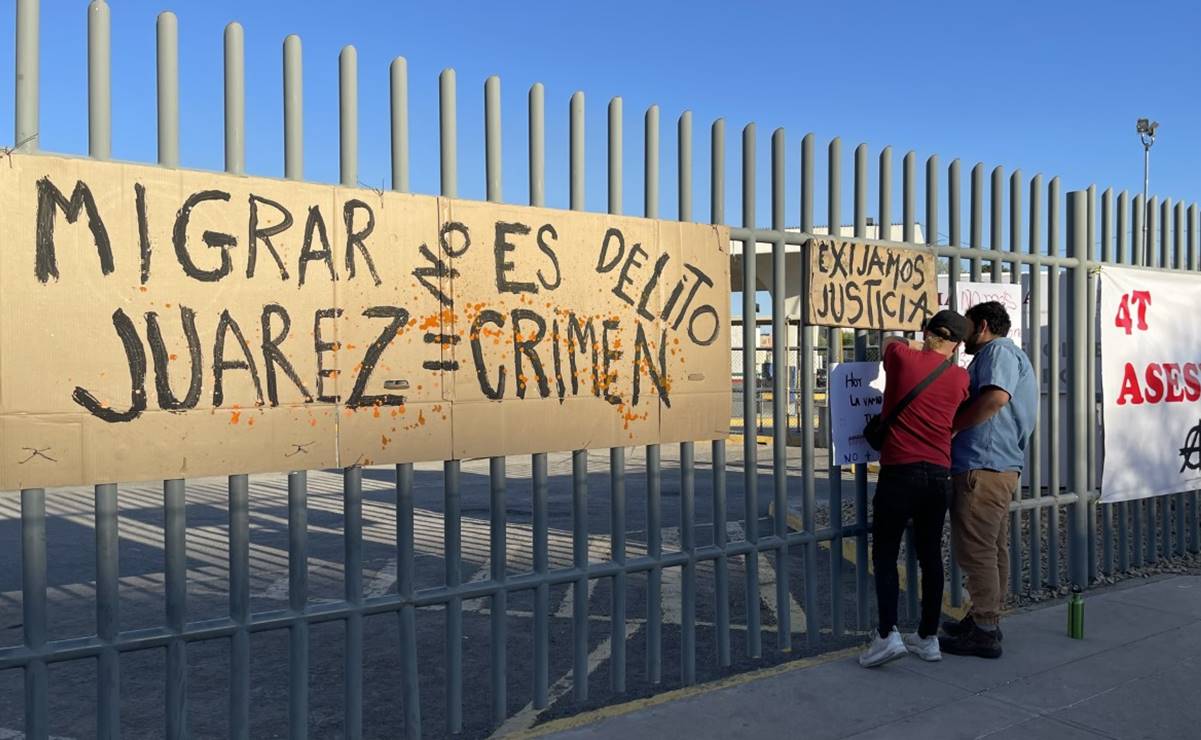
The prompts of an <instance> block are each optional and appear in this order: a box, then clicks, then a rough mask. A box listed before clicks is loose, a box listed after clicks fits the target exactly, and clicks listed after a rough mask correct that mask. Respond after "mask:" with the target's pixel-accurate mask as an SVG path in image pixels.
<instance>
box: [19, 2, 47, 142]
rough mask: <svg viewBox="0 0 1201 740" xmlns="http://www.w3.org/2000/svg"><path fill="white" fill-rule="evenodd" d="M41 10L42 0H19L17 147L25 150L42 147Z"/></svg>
mask: <svg viewBox="0 0 1201 740" xmlns="http://www.w3.org/2000/svg"><path fill="white" fill-rule="evenodd" d="M40 10H41V2H40V0H17V29H16V36H17V38H16V52H17V53H16V65H15V70H14V71H15V72H16V75H15V80H14V89H15V95H14V98H15V100H14V103H15V105H14V106H13V147H14V149H16V150H17V151H22V152H36V151H37V150H38V125H39V124H38V114H39V107H40V103H39V97H40V95H39V93H40V91H41V87H40V83H39V64H38V62H39V56H38V40H39V31H38V26H39V17H38V16H39V13H40Z"/></svg>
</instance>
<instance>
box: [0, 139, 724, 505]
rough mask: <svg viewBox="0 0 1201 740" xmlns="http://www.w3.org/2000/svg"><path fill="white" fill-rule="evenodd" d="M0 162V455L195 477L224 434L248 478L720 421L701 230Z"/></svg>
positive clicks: (719, 428) (573, 443) (708, 230)
mask: <svg viewBox="0 0 1201 740" xmlns="http://www.w3.org/2000/svg"><path fill="white" fill-rule="evenodd" d="M13 165H14V166H13V167H12V168H11V170H10V169H9V168H7V167H6V168H4V169H5V172H2V173H0V196H2V197H3V199H4V202H5V204H6V207H5V209H4V215H3V216H2V217H0V218H2V219H3V221H2V224H0V225H2V227H3V232H2V233H3V234H4V241H5V244H4V254H3V256H0V285H2V286H3V288H4V289H5V291H6V295H7V296H8V297H9V298H10V301H9V302H7V303H9V304H10V305H19V306H20V308H19V309H17V308H11V309H10V310H6V311H4V312H3V315H2V318H0V343H2V346H0V351H3V355H0V357H3V358H15V357H16V356H18V355H20V356H22V357H24V358H25V359H26V362H25V363H24V364H22V365H20V366H18V365H17V364H16V363H13V362H9V363H4V362H2V361H0V391H2V393H0V397H2V401H3V408H2V409H0V420H2V421H3V425H4V426H3V429H2V430H0V435H2V438H3V439H5V444H0V472H2V470H3V468H4V466H5V465H8V464H9V463H10V460H9V459H8V458H9V455H8V454H7V453H8V452H9V451H8V449H7V447H8V444H7V440H8V439H9V438H11V437H10V435H11V434H14V433H15V434H16V435H17V436H18V437H20V438H22V439H25V441H26V442H27V443H28V444H22V445H19V446H18V447H15V448H14V449H13V450H12V458H13V460H12V461H11V463H12V464H13V465H16V464H17V463H16V460H17V459H19V458H20V452H21V450H22V448H25V447H33V448H34V449H42V448H44V447H46V446H47V445H48V446H49V447H50V448H51V449H52V450H54V451H56V452H58V453H59V454H60V457H61V458H62V459H66V460H68V462H67V463H66V464H65V466H64V467H72V464H71V462H70V460H72V459H73V458H77V462H76V464H75V465H74V466H73V467H75V468H77V470H76V471H75V473H73V474H71V475H63V474H62V473H61V471H60V472H59V473H57V474H55V475H49V476H48V478H51V479H55V480H58V479H59V478H61V479H64V480H72V481H75V480H78V481H81V482H83V479H85V478H91V477H93V476H92V475H91V474H90V473H89V472H88V471H89V469H93V470H96V469H99V470H107V469H109V468H110V467H114V464H113V463H112V461H108V462H105V461H100V460H98V459H97V457H98V456H100V457H103V456H105V455H106V454H109V453H114V454H115V453H116V452H117V450H116V446H118V445H119V446H120V447H121V449H122V450H127V451H126V452H125V453H123V456H124V457H125V458H127V459H130V460H136V461H137V462H136V463H131V464H130V465H128V466H127V467H128V472H129V473H130V474H134V473H140V472H149V471H150V470H151V469H153V470H156V471H158V472H156V473H155V475H160V474H161V475H167V474H168V473H170V472H175V473H177V472H178V470H173V471H167V470H159V468H162V466H161V465H160V466H157V467H156V466H155V465H154V464H152V463H150V462H149V461H148V460H145V459H143V456H142V455H141V454H139V453H133V452H128V450H130V449H133V448H136V447H137V446H138V445H139V444H140V443H143V442H145V441H146V440H145V438H146V437H147V435H151V436H156V435H160V434H167V435H172V434H175V435H178V438H179V439H178V442H177V445H178V448H179V450H178V453H177V454H174V455H171V456H170V460H171V464H172V465H174V464H176V463H178V464H180V465H183V466H185V467H186V468H188V471H187V472H188V473H189V474H200V473H199V472H198V471H200V470H204V471H206V472H209V471H211V472H234V471H232V470H230V471H216V470H213V468H214V467H215V466H212V465H208V464H207V462H206V459H207V457H208V456H210V455H211V453H213V451H214V450H216V449H217V448H219V447H221V446H239V445H243V446H244V445H247V444H251V445H253V444H262V445H264V446H265V447H266V448H268V449H266V450H265V453H266V459H268V460H273V461H274V462H273V463H271V464H265V465H260V464H256V465H254V466H253V470H258V469H271V470H274V469H284V468H283V467H280V466H281V465H282V460H281V458H282V457H283V456H285V455H287V454H293V455H295V454H304V455H312V456H313V459H312V460H306V461H305V462H306V465H307V464H310V463H316V462H320V463H321V464H340V465H347V464H355V463H358V464H369V463H373V462H393V461H415V460H421V459H439V458H454V457H460V456H467V455H477V454H478V455H487V454H497V453H498V452H499V453H506V452H518V451H522V452H525V451H538V450H541V449H571V448H574V447H583V446H589V445H590V446H618V445H622V444H636V443H643V442H648V443H649V442H652V441H656V442H657V441H668V440H671V439H676V438H679V439H681V440H682V439H684V438H688V435H686V434H685V427H687V426H688V424H689V423H690V422H700V423H701V424H702V427H701V428H700V429H698V430H695V431H694V433H699V434H700V435H701V437H706V436H709V437H714V436H720V435H721V434H724V433H725V432H726V429H727V428H728V411H729V405H728V403H726V404H725V407H724V409H721V411H720V412H719V410H718V408H719V405H720V403H721V400H720V398H719V396H720V395H721V394H720V392H719V391H720V386H719V385H718V384H716V383H714V382H713V381H714V380H715V379H716V378H717V376H718V375H720V372H719V369H720V367H721V364H720V362H719V358H720V360H721V361H723V362H725V363H726V364H727V365H728V354H727V353H728V331H729V329H728V319H727V314H726V310H725V308H726V306H727V305H728V299H727V296H726V291H727V289H728V287H727V286H728V285H729V256H728V239H727V238H725V235H724V234H723V233H722V230H720V229H717V228H715V227H711V226H702V225H693V224H679V223H674V222H660V221H650V220H645V219H634V218H621V217H612V216H600V215H595V214H584V213H572V212H562V211H552V210H548V209H534V208H523V207H516V206H502V205H496V204H483V203H473V202H468V201H456V200H449V199H444V198H433V197H426V196H412V195H405V194H399V193H390V192H381V191H372V190H367V189H352V188H342V187H333V186H323V185H315V184H305V183H292V182H281V181H277V180H268V179H256V178H245V177H234V176H227V175H212V174H202V173H192V172H185V171H178V170H174V171H173V170H164V169H161V168H155V167H139V166H132V165H116V164H108V163H100V162H90V161H81V160H71V159H63V158H55V157H42V156H38V157H15V158H14V161H13ZM16 296H20V298H19V299H17V303H16V304H12V300H13V299H14V298H15V297H16ZM727 370H728V368H727ZM728 392H729V388H728V383H725V393H726V394H727V395H728ZM518 407H523V408H518ZM524 407H529V408H524ZM723 414H724V415H725V422H724V423H723V422H722V421H720V420H719V417H721V416H722V415H723ZM201 419H203V420H201ZM189 420H194V421H189ZM533 420H538V422H539V424H537V425H532V424H531V422H532V421H533ZM485 429H488V430H490V432H488V433H485V432H484V431H483V430H485ZM104 430H106V431H104ZM548 435H549V436H553V437H554V439H553V440H552V439H548V438H547V437H548ZM76 438H78V439H79V442H78V445H77V446H78V447H79V448H80V450H79V451H78V452H77V453H76V454H74V455H73V454H71V453H69V452H68V451H67V450H64V449H63V445H64V440H74V439H76ZM14 439H15V438H14ZM106 440H107V441H106ZM114 440H116V441H115V442H114ZM552 442H553V443H554V445H553V446H552V447H546V445H547V444H551V443H552ZM150 446H151V447H154V446H155V445H154V444H153V443H151V444H150ZM297 450H302V451H303V452H302V453H298V452H297ZM187 452H190V453H191V454H185V453H187ZM120 456H121V455H118V457H120ZM230 456H232V457H233V458H235V459H237V460H242V459H247V458H248V457H249V456H248V455H238V454H233V455H226V457H230ZM51 457H53V455H51ZM218 457H221V456H220V455H218ZM185 458H186V461H185ZM331 458H332V459H331ZM34 464H36V465H39V466H41V467H42V468H45V469H50V468H53V467H54V466H55V465H60V466H62V465H63V464H61V463H54V464H52V463H49V462H46V461H45V460H44V459H43V456H39V457H38V458H37V459H36V460H35V461H31V462H29V463H27V464H25V465H34ZM115 467H116V468H118V469H121V466H120V465H119V464H116V465H115ZM30 470H31V468H29V467H25V466H24V465H23V470H22V473H21V475H19V476H17V477H18V478H20V480H21V483H22V485H27V484H28V483H27V481H29V480H33V479H34V477H35V476H33V475H31V474H30V473H29V471H30ZM253 470H250V471H247V470H243V471H241V472H253ZM89 482H90V481H89Z"/></svg>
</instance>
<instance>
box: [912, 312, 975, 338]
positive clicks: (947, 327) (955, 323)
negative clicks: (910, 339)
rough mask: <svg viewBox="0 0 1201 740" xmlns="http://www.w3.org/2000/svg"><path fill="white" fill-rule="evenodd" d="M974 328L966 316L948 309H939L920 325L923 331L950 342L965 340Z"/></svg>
mask: <svg viewBox="0 0 1201 740" xmlns="http://www.w3.org/2000/svg"><path fill="white" fill-rule="evenodd" d="M974 328H975V327H974V326H972V322H971V321H969V320H968V318H967V317H966V316H963V315H961V314H959V313H957V312H955V311H951V310H949V309H947V310H943V311H939V312H938V313H936V314H934V315H933V316H931V317H930V318H928V319H926V323H925V324H924V325H923V326H922V330H923V331H928V332H930V333H931V334H934V335H935V336H938V337H942V338H943V339H946V340H948V341H951V342H962V341H964V340H966V339H967V338H968V337H970V336H971V335H972V330H973V329H974Z"/></svg>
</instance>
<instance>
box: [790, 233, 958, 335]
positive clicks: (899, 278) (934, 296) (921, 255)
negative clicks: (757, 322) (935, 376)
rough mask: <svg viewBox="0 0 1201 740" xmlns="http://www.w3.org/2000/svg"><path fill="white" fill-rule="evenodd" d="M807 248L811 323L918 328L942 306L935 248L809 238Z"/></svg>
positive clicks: (878, 327)
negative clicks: (939, 304) (939, 302)
mask: <svg viewBox="0 0 1201 740" xmlns="http://www.w3.org/2000/svg"><path fill="white" fill-rule="evenodd" d="M805 249H806V251H807V252H808V265H809V295H808V306H809V310H808V315H807V317H806V318H807V320H808V322H809V324H810V325H812V326H833V327H845V328H852V329H878V330H896V331H916V330H918V329H920V328H921V326H922V322H923V321H925V319H926V318H927V317H928V316H929V315H930V314H932V313H934V312H935V311H937V310H938V288H937V279H938V275H937V269H936V264H937V263H936V258H935V256H934V252H933V251H932V250H929V249H917V248H909V247H894V246H891V245H884V244H874V243H871V242H865V241H860V240H854V239H844V238H839V237H818V238H813V239H810V240H808V242H807V243H806V246H805Z"/></svg>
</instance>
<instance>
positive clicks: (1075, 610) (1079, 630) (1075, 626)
mask: <svg viewBox="0 0 1201 740" xmlns="http://www.w3.org/2000/svg"><path fill="white" fill-rule="evenodd" d="M1068 637H1071V638H1072V639H1073V640H1083V639H1084V595H1083V594H1082V593H1081V590H1080V587H1079V586H1072V595H1071V596H1069V597H1068Z"/></svg>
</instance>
